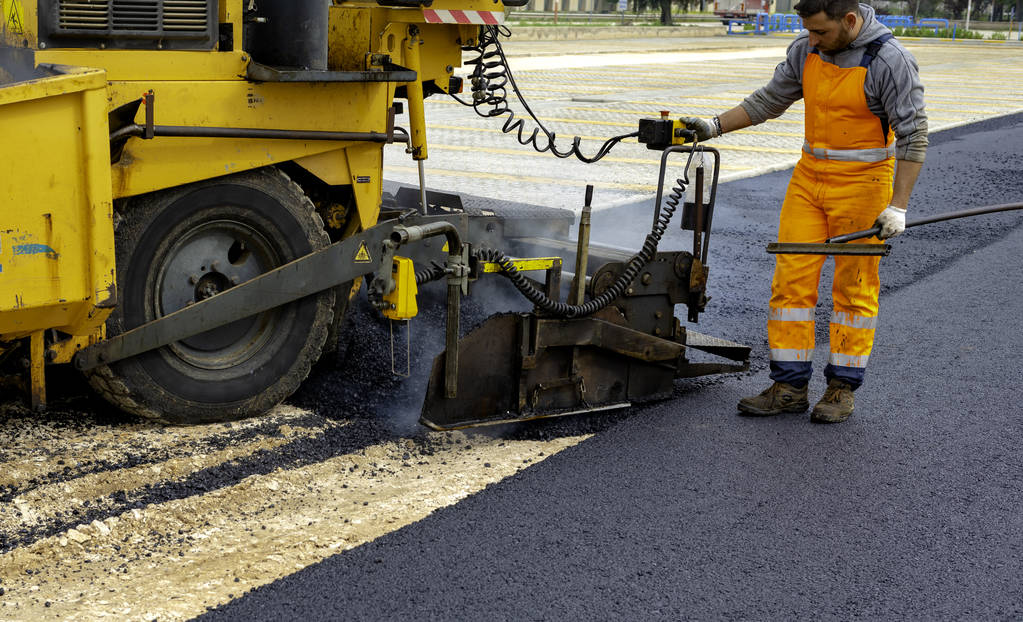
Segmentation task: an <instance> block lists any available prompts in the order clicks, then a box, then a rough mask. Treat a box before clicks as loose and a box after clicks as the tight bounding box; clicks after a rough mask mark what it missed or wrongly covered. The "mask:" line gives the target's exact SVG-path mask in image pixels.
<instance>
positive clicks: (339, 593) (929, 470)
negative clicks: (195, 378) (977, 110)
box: [201, 115, 1023, 621]
mask: <svg viewBox="0 0 1023 622" xmlns="http://www.w3.org/2000/svg"><path fill="white" fill-rule="evenodd" d="M597 166H599V165H597ZM1021 168H1023V115H1014V116H1011V117H1004V118H1001V119H993V120H989V121H985V122H983V123H980V124H976V125H973V126H966V127H961V128H957V129H953V130H948V131H946V132H942V133H938V134H934V135H932V145H931V148H930V151H929V153H928V161H927V164H926V165H925V167H924V172H923V174H922V175H921V178H920V181H919V182H918V185H917V189H916V191H915V192H914V195H913V200H912V202H911V206H910V218H911V219H912V218H913V217H920V216H925V215H931V214H937V213H942V212H946V211H953V210H957V209H964V208H968V207H975V206H980V205H986V204H996V203H1008V202H1018V201H1023V171H1021V170H1020V169H1021ZM788 175H789V173H788V172H781V173H775V174H770V175H765V176H762V177H758V178H754V179H748V180H743V181H740V182H734V183H730V184H726V185H723V186H722V187H721V189H720V194H719V202H718V206H717V211H716V214H715V237H714V238H713V239H712V242H711V244H712V246H711V256H712V257H713V260H712V261H711V262H710V263H711V278H710V289H711V295H712V296H713V300H712V301H711V303H710V308H708V312H707V313H706V314H705V315H704V316H703V317H702V318H701V322H700V324H699V325H698V326H697V327H696V328H697V329H698V330H701V331H702V332H707V333H710V334H714V335H718V336H722V337H726V338H730V339H734V340H736V341H742V342H745V343H748V344H750V345H752V346H753V348H754V352H753V357H754V365H753V369H752V370H751V372H749V373H748V374H741V375H731V376H726V377H721V378H714V379H705V380H702V381H687V382H680V383H679V384H678V387H677V390H676V396H675V397H674V398H673V399H671V400H668V401H665V402H660V403H657V404H653V405H649V406H645V407H641V408H634V409H632V410H631V411H630V412H628V413H626V414H624V415H622V414H619V415H615V416H604V417H603V418H599V417H598V418H596V419H597V421H602V422H603V425H597V426H596V429H597V433H596V434H595V435H594V436H593V437H592V438H590V439H589V440H587V441H585V442H583V443H581V444H579V445H577V446H575V447H572V448H569V449H567V450H565V451H563V452H561V453H559V454H557V455H554V456H552V457H551V458H549V459H547V460H545V461H543V462H541V463H539V464H536V465H535V466H532V467H530V468H529V469H527V470H525V471H523V472H521V473H519V474H518V475H516V476H514V477H512V478H510V479H507V480H505V481H502V482H499V483H496V484H493V485H491V486H489V487H488V488H487V489H485V490H484V491H482V492H481V493H479V494H476V495H474V496H472V497H469V498H467V499H465V500H464V501H462V502H460V503H458V504H456V505H454V506H451V507H447V508H444V509H441V510H439V511H437V512H435V513H434V514H432V515H431V516H429V517H428V518H426V519H424V520H422V521H419V522H417V523H415V524H412V525H409V526H408V527H406V528H403V529H401V530H398V531H396V532H393V533H390V534H388V535H386V536H383V537H381V538H379V539H377V540H375V541H373V542H371V543H368V544H366V545H363V546H361V547H359V548H356V549H353V550H351V551H348V552H346V553H344V554H341V555H338V556H335V557H332V558H329V559H327V560H325V561H323V562H321V563H319V564H317V565H314V566H311V567H308V568H306V569H304V570H302V571H299V572H296V573H295V574H293V575H291V576H288V577H286V578H284V579H281V580H279V581H277V582H275V583H272V584H270V585H267V586H264V587H263V588H259V589H257V590H255V591H253V592H250V593H249V594H247V595H245V596H243V597H241V598H239V599H237V600H235V601H233V602H231V603H229V604H227V605H224V606H222V607H220V608H218V609H216V610H213V611H210V612H209V613H208V614H207V615H205V616H202V618H201V619H209V620H247V621H248V620H335V619H344V620H407V619H429V620H463V619H466V620H495V621H496V620H562V619H665V620H677V619H699V620H704V619H759V620H767V619H770V620H774V619H828V620H830V619H841V620H846V619H921V620H944V619H954V620H964V619H969V620H1010V619H1021V618H1023V579H1021V577H1023V515H1021V513H1020V510H1019V509H1020V507H1023V476H1021V475H1020V474H1021V472H1023V446H1021V442H1020V441H1021V438H1023V425H1021V423H1020V421H1021V419H1020V417H1021V414H1023V408H1021V407H1020V405H1019V402H1020V400H1021V399H1023V397H1021V396H1023V393H1021V390H1020V387H1021V385H1023V373H1021V371H1020V364H1019V360H1020V356H1021V352H1023V330H1021V326H1023V297H1021V295H1020V292H1021V290H1023V270H1021V269H1020V264H1021V259H1020V257H1021V255H1023V226H1021V225H1023V214H1021V213H1010V214H1003V215H995V216H984V217H978V218H973V219H969V220H960V221H954V222H949V223H943V224H935V225H929V226H927V227H921V228H918V229H913V230H910V231H909V232H907V233H906V234H905V235H904V236H902V237H900V238H898V239H896V240H894V241H893V246H894V247H895V248H894V251H893V253H892V255H891V256H890V257H887V258H885V259H884V260H883V261H882V281H883V283H884V287H883V290H882V308H881V323H880V326H879V328H878V330H877V340H876V343H875V348H874V353H873V355H872V357H871V364H870V368H869V370H868V378H867V384H866V385H865V386H864V387H863V388H862V389H861V390H860V391H859V392H858V393H857V405H856V413H855V414H854V415H853V417H852V418H851V419H850V420H849V421H848V422H847V423H845V424H841V425H834V426H820V425H813V424H811V423H810V422H809V417H808V415H785V416H780V417H772V418H763V419H758V418H744V417H738V416H736V414H735V403H736V402H737V401H738V399H739V398H740V397H742V396H744V395H748V394H752V393H755V392H757V391H759V390H761V389H763V388H764V387H765V386H767V384H768V378H767V372H766V338H765V335H764V315H765V310H766V306H767V297H768V291H769V281H770V276H771V269H772V266H773V260H772V259H771V258H770V257H769V256H768V255H767V254H766V253H765V252H764V250H763V249H764V246H765V245H766V244H767V243H768V242H770V241H772V239H773V233H774V230H775V226H776V222H777V214H778V208H779V205H780V201H781V197H782V196H783V194H784V189H785V183H786V181H787V179H788ZM649 209H650V207H649V205H635V206H626V207H622V208H617V209H615V210H608V211H604V212H599V213H598V214H597V215H596V216H595V218H594V221H595V223H594V229H595V233H594V236H595V238H600V237H601V235H600V231H609V230H612V227H619V228H620V227H621V224H622V223H625V222H636V221H637V220H639V219H640V218H643V219H644V220H645V219H646V218H647V216H646V215H647V214H649ZM641 215H642V216H641ZM641 228H642V227H641ZM633 233H634V235H633V236H623V237H619V238H615V239H614V240H613V241H615V242H616V243H618V244H620V245H625V246H628V245H634V244H635V243H636V242H637V241H638V240H639V238H640V237H641V235H642V232H641V231H639V230H637V231H635V232H633ZM604 237H605V239H607V238H606V234H605V236H604ZM687 239H688V238H684V237H682V236H681V234H680V233H677V232H676V233H675V234H673V236H672V237H671V238H670V239H669V240H667V241H666V246H672V247H676V248H679V247H683V246H682V245H683V244H685V243H687ZM823 281H824V283H825V285H822V288H821V289H822V296H821V305H820V306H819V308H818V323H819V325H820V327H819V330H818V334H819V335H820V336H821V339H819V345H820V346H822V347H821V348H819V350H818V355H819V356H818V358H819V359H820V355H822V354H823V353H824V349H823V346H824V345H825V344H826V337H825V335H826V321H827V317H828V314H829V310H830V299H829V296H828V295H827V291H828V287H827V285H826V284H827V283H829V282H830V271H827V270H826V274H825V277H824V279H823ZM819 364H820V365H823V361H822V360H820V361H819ZM822 385H823V381H822V380H821V379H820V378H819V377H816V378H815V380H814V382H813V383H812V384H811V391H812V396H813V397H816V396H817V395H819V394H820V392H821V391H822V388H823V387H822ZM587 421H589V423H585V422H583V419H582V418H577V419H568V420H560V421H554V422H547V423H534V424H530V425H528V426H525V425H523V426H512V427H507V428H503V429H501V430H498V431H495V432H494V433H495V434H506V435H509V436H529V435H539V436H543V435H561V434H565V435H568V434H574V433H578V432H579V431H580V430H584V429H585V430H589V429H593V427H592V426H593V422H594V418H592V417H591V418H589V419H588V420H587Z"/></svg>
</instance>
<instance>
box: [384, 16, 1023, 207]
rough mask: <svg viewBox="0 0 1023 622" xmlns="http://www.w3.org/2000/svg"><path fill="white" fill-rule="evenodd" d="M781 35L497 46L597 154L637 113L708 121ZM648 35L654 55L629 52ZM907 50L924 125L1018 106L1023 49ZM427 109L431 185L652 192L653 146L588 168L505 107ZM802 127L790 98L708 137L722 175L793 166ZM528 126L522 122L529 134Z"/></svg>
mask: <svg viewBox="0 0 1023 622" xmlns="http://www.w3.org/2000/svg"><path fill="white" fill-rule="evenodd" d="M789 40H790V38H787V37H773V36H772V37H758V38H752V37H734V36H733V37H706V38H702V37H701V38H679V39H659V40H657V41H656V42H654V43H651V42H644V41H643V40H634V39H624V40H608V41H563V42H540V41H522V42H516V41H515V40H514V36H513V37H512V39H511V40H510V42H509V43H508V44H507V45H506V46H505V48H506V52H507V54H508V57H509V61H510V66H511V68H512V72H513V76H514V77H515V80H516V82H517V83H518V85H519V87H520V89H521V91H522V93H523V95H524V97H525V99H526V101H527V102H528V103H529V104H530V106H531V107H532V109H533V111H534V112H535V113H536V114H537V116H538V117H540V118H541V119H542V120H543V122H544V123H545V124H546V125H547V127H548V129H550V130H551V131H553V132H555V133H556V134H557V136H558V142H557V144H558V147H559V149H562V150H565V149H568V148H569V147H570V145H571V137H573V136H580V137H582V139H583V140H582V151H583V152H584V153H585V154H586V155H592V154H593V153H594V152H595V151H596V150H597V148H598V147H599V145H600V144H601V143H602V142H603V140H605V139H606V138H608V137H611V136H615V135H619V134H626V133H629V132H632V131H634V130H635V128H636V125H637V121H638V119H640V118H643V117H651V116H656V115H657V114H658V112H659V111H661V110H668V111H670V113H671V115H672V116H682V115H686V114H695V115H698V116H704V117H710V116H713V115H714V114H716V113H719V112H721V111H723V110H726V109H728V108H730V107H732V106H734V105H735V104H737V103H738V102H739V101H741V99H742V98H743V97H745V96H746V95H748V94H749V93H750V92H752V91H753V90H755V89H756V88H758V87H760V86H761V85H763V84H764V83H765V82H767V80H768V79H769V78H770V76H771V74H772V72H773V71H774V67H775V66H776V65H777V64H778V63H779V62H780V61H781V60H782V58H783V57H784V51H785V46H786V45H787V44H788V42H789ZM644 43H646V45H647V46H648V48H650V51H646V52H640V51H637V50H639V49H641V46H642V45H643V44H644ZM906 46H907V47H908V49H909V50H910V51H911V52H912V53H913V54H914V55H915V56H916V58H917V61H918V62H919V64H920V73H921V76H922V78H923V82H924V85H925V88H926V98H927V106H928V108H927V111H928V116H929V118H930V124H931V129H932V131H939V130H942V129H947V128H950V127H955V126H958V125H962V124H965V123H970V122H974V121H978V120H981V119H986V118H991V117H996V116H1001V115H1006V114H1010V113H1014V112H1018V111H1021V110H1023V66H1021V65H1020V64H1019V58H1020V55H1021V53H1023V47H1020V46H1019V45H1017V44H1013V43H1002V42H988V43H967V42H931V41H920V40H911V41H907V42H906ZM469 57H470V55H469V54H467V55H466V58H467V59H468V58H469ZM509 99H514V95H513V94H512V93H509ZM512 109H513V110H514V111H515V119H516V120H517V119H520V118H523V112H522V106H521V104H519V103H518V102H513V103H512ZM426 115H427V119H428V140H429V149H430V158H429V160H428V161H427V162H426V175H427V185H428V186H430V187H432V188H437V189H450V188H460V189H464V188H473V189H474V190H473V191H474V192H476V193H478V194H482V195H485V196H492V197H501V198H507V199H512V200H517V201H525V202H530V203H536V204H541V205H546V206H549V207H565V208H573V207H578V206H581V205H582V196H583V187H584V186H585V185H586V184H588V183H591V184H593V185H594V186H596V188H597V199H596V200H595V205H596V206H597V207H598V208H600V207H608V206H611V205H617V204H621V203H625V202H629V201H632V200H636V199H638V198H640V197H644V196H649V195H652V194H653V193H654V192H655V191H656V187H657V166H658V162H659V160H658V153H656V152H652V151H649V150H647V149H646V148H645V147H644V146H642V145H639V144H638V143H636V142H635V141H634V140H630V141H628V142H623V143H621V144H619V145H618V146H617V147H616V148H615V149H614V150H613V151H612V152H611V154H610V155H608V156H607V157H605V158H604V159H603V160H602V161H601V162H599V163H597V164H584V163H582V162H579V161H576V160H575V158H571V159H565V160H557V159H555V158H554V157H552V156H551V154H549V153H537V152H536V151H534V150H533V149H532V148H531V147H527V146H522V145H520V144H519V143H518V142H517V141H516V139H515V138H514V134H505V133H503V132H502V126H503V125H504V123H505V121H506V120H507V118H508V117H507V116H502V117H497V118H489V119H486V118H480V117H478V116H477V115H476V114H475V113H474V112H473V111H472V110H471V109H469V108H466V107H464V106H462V105H460V104H458V103H457V102H455V101H454V100H453V99H452V98H450V97H447V96H434V97H431V98H430V99H429V100H428V101H427V111H426ZM402 121H404V119H402V118H399V123H401V122H402ZM802 125H803V107H802V104H801V103H797V104H796V105H794V106H793V107H792V108H791V109H790V110H789V111H788V112H787V113H786V114H784V115H783V116H782V117H780V118H778V119H775V120H772V121H770V122H768V123H765V124H763V125H760V126H756V127H752V128H749V129H746V130H742V131H739V132H734V133H730V134H728V135H727V136H725V137H723V138H721V139H718V140H715V141H714V143H713V146H715V147H716V148H718V149H719V150H720V151H721V153H722V159H723V163H722V171H721V180H722V181H728V180H732V179H739V178H743V177H750V176H753V175H758V174H761V173H764V172H768V171H772V170H779V169H784V168H788V167H790V166H792V165H793V164H794V163H795V162H796V160H797V159H798V157H799V150H800V147H801V145H802V129H803V128H802ZM533 127H535V125H534V124H533V123H532V121H531V120H529V119H526V123H525V126H524V128H525V131H526V136H527V137H528V135H529V133H530V132H531V131H532V128H533ZM385 157H386V158H387V160H386V166H385V169H384V170H385V174H386V175H387V177H388V179H391V180H394V181H397V182H402V183H409V184H418V173H417V168H416V165H415V163H414V162H412V161H411V159H410V158H409V157H408V156H407V155H405V154H404V153H403V149H402V148H401V147H398V146H394V147H391V148H390V149H389V151H388V152H387V154H386V156H385Z"/></svg>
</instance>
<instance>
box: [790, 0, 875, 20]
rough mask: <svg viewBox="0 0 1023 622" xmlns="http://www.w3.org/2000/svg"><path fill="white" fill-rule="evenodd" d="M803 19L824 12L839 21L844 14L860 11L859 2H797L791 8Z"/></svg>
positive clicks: (842, 0)
mask: <svg viewBox="0 0 1023 622" xmlns="http://www.w3.org/2000/svg"><path fill="white" fill-rule="evenodd" d="M792 8H794V9H795V10H796V13H799V16H800V17H802V18H803V19H806V18H807V17H811V16H813V15H816V14H818V13H820V12H821V11H824V12H825V13H827V15H828V17H829V18H831V19H833V20H839V19H842V18H843V17H845V15H846V14H848V13H852V12H854V11H859V10H860V3H859V0H799V2H797V3H796V6H794V7H792Z"/></svg>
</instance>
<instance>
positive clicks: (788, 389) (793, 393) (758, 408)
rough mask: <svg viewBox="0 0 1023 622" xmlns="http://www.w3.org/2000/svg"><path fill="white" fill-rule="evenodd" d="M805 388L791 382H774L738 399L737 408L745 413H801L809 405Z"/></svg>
mask: <svg viewBox="0 0 1023 622" xmlns="http://www.w3.org/2000/svg"><path fill="white" fill-rule="evenodd" d="M806 389H807V387H803V388H802V389H797V388H796V387H794V386H792V385H791V384H785V383H784V382H775V383H774V384H772V385H771V386H770V387H768V388H767V390H766V391H764V392H763V393H761V394H760V395H755V396H753V397H744V398H742V399H741V400H739V410H740V411H741V412H743V413H746V414H747V415H758V416H766V415H780V414H781V413H801V412H805V411H806V409H807V408H809V407H810V402H808V401H807V399H806Z"/></svg>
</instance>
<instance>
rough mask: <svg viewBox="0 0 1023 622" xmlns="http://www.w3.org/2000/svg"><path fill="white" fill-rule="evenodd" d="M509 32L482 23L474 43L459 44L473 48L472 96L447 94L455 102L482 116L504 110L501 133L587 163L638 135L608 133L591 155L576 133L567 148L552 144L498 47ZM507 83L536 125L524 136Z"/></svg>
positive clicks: (550, 138)
mask: <svg viewBox="0 0 1023 622" xmlns="http://www.w3.org/2000/svg"><path fill="white" fill-rule="evenodd" d="M510 34H511V31H510V30H508V28H507V27H505V26H486V27H483V28H481V29H480V36H479V39H478V41H477V44H476V45H475V46H469V47H463V48H462V49H463V50H465V51H467V52H476V53H477V56H476V57H475V58H473V59H472V60H469V61H466V63H465V64H466V65H470V66H473V71H472V74H471V75H470V77H469V78H470V84H471V86H472V96H473V99H472V101H471V102H467V101H464V100H463V99H461V98H460V97H458V96H457V95H455V94H453V93H452V95H451V97H453V98H454V99H455V100H456V101H457V102H458V103H460V104H462V105H463V106H470V107H472V109H473V110H475V111H476V114H478V115H479V116H481V117H484V118H490V117H499V116H501V115H504V114H507V115H508V119H507V120H506V121H505V122H504V125H503V126H502V127H501V131H502V132H504V133H505V134H510V133H512V132H515V133H516V138H517V140H518V141H519V143H520V144H523V145H530V146H532V147H533V149H536V150H537V151H538V152H540V153H544V152H546V151H550V152H551V153H552V154H554V155H555V156H557V157H559V158H568V157H571V156H575V157H576V158H578V159H579V160H581V161H583V162H586V163H587V164H589V163H592V162H596V161H597V160H599V159H601V158H603V157H604V156H606V155H607V154H608V153H609V152H610V151H611V148H612V147H614V146H615V145H617V144H618V143H619V142H621V141H623V140H625V139H626V138H632V137H634V136H639V132H630V133H628V134H622V135H620V136H614V137H611V138H609V139H608V140H606V141H605V142H604V144H602V145H601V146H600V148H599V149H597V153H596V154H595V155H593V156H592V157H589V156H585V155H583V153H582V151H581V150H580V149H579V145H580V143H581V142H582V138H580V137H578V136H576V137H574V138H573V139H572V147H571V148H570V149H568V150H567V151H562V150H560V149H558V147H557V145H556V144H555V141H556V140H557V137H556V135H555V134H554V132H551V131H550V130H548V129H547V128H546V127H545V126H544V124H543V123H542V122H541V121H540V119H538V118H537V117H536V114H534V113H533V110H532V109H531V108H530V107H529V104H527V103H526V100H525V99H524V98H523V97H522V93H521V92H520V91H519V87H518V84H516V83H515V77H514V76H512V73H511V68H510V67H509V66H508V59H507V58H506V57H505V55H504V49H503V48H502V47H501V40H500V37H501V36H505V37H507V36H509V35H510ZM507 85H510V86H511V88H512V91H513V92H514V93H515V97H516V98H517V99H518V100H519V103H520V104H522V107H523V108H525V110H526V113H527V114H529V117H530V118H531V119H532V120H533V122H534V123H535V124H536V126H537V127H535V128H533V131H532V132H531V133H530V134H529V136H528V137H526V136H525V131H526V124H525V120H524V119H516V118H515V113H514V112H512V109H511V108H509V107H508V89H507ZM487 108H489V110H488V109H487ZM540 132H543V136H541V135H540Z"/></svg>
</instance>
